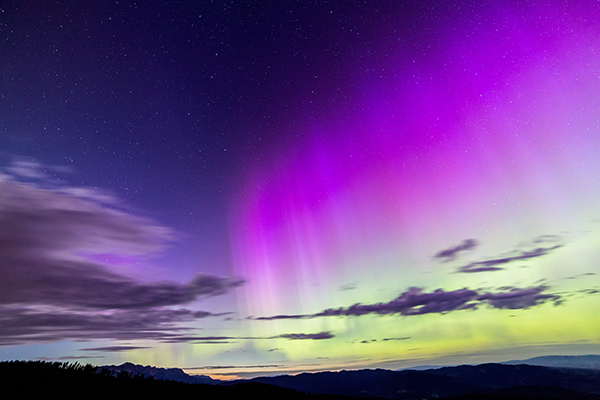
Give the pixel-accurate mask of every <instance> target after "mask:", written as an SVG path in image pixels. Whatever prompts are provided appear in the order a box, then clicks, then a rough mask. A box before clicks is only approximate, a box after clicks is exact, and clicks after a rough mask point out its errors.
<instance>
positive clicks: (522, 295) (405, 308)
mask: <svg viewBox="0 0 600 400" xmlns="http://www.w3.org/2000/svg"><path fill="white" fill-rule="evenodd" d="M547 289H548V287H547V286H543V285H542V286H537V287H531V288H523V289H520V288H514V287H504V288H502V289H500V291H498V292H495V293H492V292H485V293H479V292H477V291H475V290H470V289H467V288H464V289H459V290H454V291H449V292H446V291H444V290H442V289H437V290H435V291H433V292H431V293H426V292H423V290H422V289H421V288H416V287H411V288H409V289H408V290H407V291H406V292H404V293H402V294H401V295H400V296H398V297H397V298H395V299H394V300H392V301H390V302H388V303H376V304H360V303H358V304H354V305H352V306H350V307H346V308H344V307H341V308H329V309H326V310H324V311H321V312H318V313H316V314H291V315H275V316H271V317H258V318H253V319H256V320H262V321H270V320H279V319H310V318H318V317H334V316H347V317H348V316H361V315H366V314H379V315H392V314H399V315H405V316H409V315H422V314H432V313H436V314H443V313H447V312H451V311H457V310H468V309H475V308H477V307H479V306H480V305H482V304H487V305H489V306H491V307H493V308H510V309H525V308H529V307H532V306H536V305H540V304H543V303H545V302H548V301H551V302H553V303H554V305H559V304H560V303H561V301H562V298H561V296H559V295H556V294H545V293H543V292H545V291H546V290H547Z"/></svg>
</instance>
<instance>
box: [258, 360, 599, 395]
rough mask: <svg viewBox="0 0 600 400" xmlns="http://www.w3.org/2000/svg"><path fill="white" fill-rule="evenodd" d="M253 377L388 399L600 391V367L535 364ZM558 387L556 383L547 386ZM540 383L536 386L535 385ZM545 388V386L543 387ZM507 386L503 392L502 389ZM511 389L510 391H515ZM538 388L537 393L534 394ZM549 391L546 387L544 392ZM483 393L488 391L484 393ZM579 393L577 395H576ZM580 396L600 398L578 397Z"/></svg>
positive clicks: (306, 388) (311, 390) (304, 389)
mask: <svg viewBox="0 0 600 400" xmlns="http://www.w3.org/2000/svg"><path fill="white" fill-rule="evenodd" d="M252 381H254V382H260V383H267V384H271V385H277V386H281V387H285V388H289V389H294V390H297V391H301V392H309V393H331V394H339V395H346V396H364V397H382V398H388V399H406V400H412V399H434V398H443V397H448V396H464V395H469V394H470V395H477V396H480V397H471V398H487V397H486V396H488V395H489V396H492V395H493V396H516V395H517V392H519V390H517V388H523V387H529V389H528V391H527V392H526V393H528V394H526V393H525V392H523V393H521V392H519V393H521V394H519V396H530V397H532V398H535V396H537V398H544V395H543V393H546V392H552V393H558V392H559V391H560V390H564V391H565V393H566V392H569V391H570V393H571V395H572V396H584V395H585V396H587V395H588V394H590V395H600V371H595V370H586V369H569V368H550V367H540V366H530V365H515V366H513V365H501V364H482V365H477V366H458V367H444V368H439V369H435V370H427V371H412V370H405V371H389V370H362V371H340V372H321V373H313V374H307V373H305V374H300V375H296V376H277V377H261V378H254V379H252ZM548 387H553V388H550V389H549V388H548ZM534 388H535V389H534ZM543 388H546V389H543ZM499 390H505V391H504V392H498V391H499ZM511 390H512V391H515V392H514V393H512V394H507V393H509V392H510V391H511ZM535 391H537V394H535V395H534V394H533V393H534V392H535ZM545 391H546V392H545ZM481 396H483V397H481ZM565 398H572V397H568V396H567V397H565ZM573 398H578V397H573ZM579 398H595V397H593V396H591V397H589V396H588V397H579Z"/></svg>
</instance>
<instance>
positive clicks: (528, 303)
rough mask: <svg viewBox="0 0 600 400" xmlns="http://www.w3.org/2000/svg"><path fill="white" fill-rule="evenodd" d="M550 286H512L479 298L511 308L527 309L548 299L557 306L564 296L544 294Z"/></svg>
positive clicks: (495, 305) (499, 306)
mask: <svg viewBox="0 0 600 400" xmlns="http://www.w3.org/2000/svg"><path fill="white" fill-rule="evenodd" d="M546 289H548V286H543V285H542V286H537V287H531V288H524V289H519V288H510V289H508V290H506V291H504V292H500V293H484V294H482V295H480V296H479V297H478V298H477V299H478V300H479V301H485V302H487V303H489V304H490V305H491V306H492V307H494V308H500V309H502V308H507V309H511V310H517V309H527V308H530V307H533V306H537V305H539V304H543V303H545V302H547V301H551V302H553V303H554V305H555V306H557V305H560V304H561V303H562V298H561V297H560V296H559V295H556V294H542V292H544V291H545V290H546Z"/></svg>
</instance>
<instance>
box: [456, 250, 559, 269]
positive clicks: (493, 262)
mask: <svg viewBox="0 0 600 400" xmlns="http://www.w3.org/2000/svg"><path fill="white" fill-rule="evenodd" d="M561 247H563V245H560V244H559V245H556V246H552V247H538V248H537V249H535V250H531V251H521V252H520V254H518V255H516V256H510V257H501V258H493V259H490V260H485V261H478V262H474V263H471V264H469V265H465V266H463V267H460V268H459V269H458V270H457V272H459V273H474V272H485V271H500V270H503V268H501V267H497V265H502V264H508V263H510V262H513V261H521V260H529V259H531V258H537V257H541V256H545V255H547V254H549V253H550V252H552V251H554V250H556V249H559V248H561Z"/></svg>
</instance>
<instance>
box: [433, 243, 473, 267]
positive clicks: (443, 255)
mask: <svg viewBox="0 0 600 400" xmlns="http://www.w3.org/2000/svg"><path fill="white" fill-rule="evenodd" d="M477 244H478V243H477V240H475V239H466V240H463V241H462V242H460V244H459V245H458V246H455V247H451V248H449V249H446V250H441V251H439V252H438V253H436V254H435V255H434V256H433V258H439V259H442V260H443V261H444V262H447V261H452V260H454V259H455V258H456V256H457V254H458V253H460V252H461V251H467V250H473V249H474V248H475V247H477Z"/></svg>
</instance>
